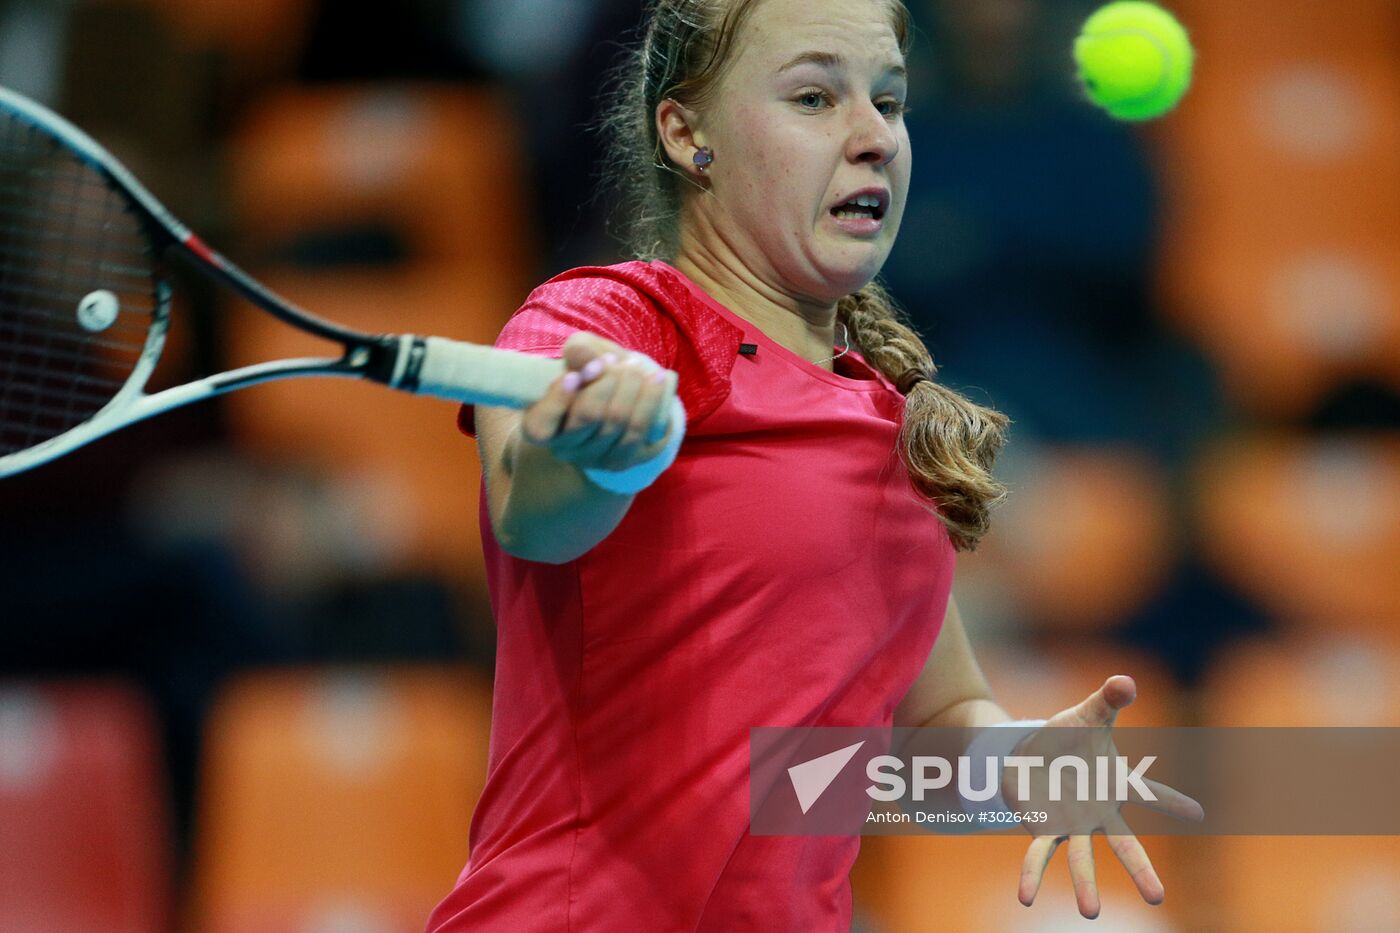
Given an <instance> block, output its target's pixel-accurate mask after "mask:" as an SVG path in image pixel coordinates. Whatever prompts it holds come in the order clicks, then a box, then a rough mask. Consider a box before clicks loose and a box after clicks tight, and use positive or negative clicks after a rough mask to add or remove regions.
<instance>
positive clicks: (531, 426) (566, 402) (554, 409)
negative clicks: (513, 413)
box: [520, 372, 581, 444]
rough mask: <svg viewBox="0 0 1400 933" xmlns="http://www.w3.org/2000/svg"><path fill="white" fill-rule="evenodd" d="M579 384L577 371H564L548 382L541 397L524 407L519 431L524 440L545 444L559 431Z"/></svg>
mask: <svg viewBox="0 0 1400 933" xmlns="http://www.w3.org/2000/svg"><path fill="white" fill-rule="evenodd" d="M580 384H581V379H580V377H579V374H578V373H576V372H565V373H563V374H562V375H560V376H559V378H557V379H555V380H554V381H553V382H551V383H550V384H549V389H548V391H546V392H545V394H544V397H543V398H541V399H540V400H539V401H538V402H536V403H535V404H533V405H531V406H530V407H529V408H526V409H525V411H524V413H523V414H522V415H521V418H520V431H521V435H522V436H523V437H524V439H525V440H526V441H528V442H529V443H531V444H547V443H549V442H550V440H552V439H553V438H554V437H555V435H557V434H558V433H559V429H560V428H561V427H562V425H563V423H564V419H565V417H567V415H568V414H569V406H571V405H572V404H573V402H574V397H575V395H576V393H577V392H578V389H579V386H580Z"/></svg>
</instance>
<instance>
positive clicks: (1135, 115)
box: [1074, 0, 1196, 120]
mask: <svg viewBox="0 0 1400 933" xmlns="http://www.w3.org/2000/svg"><path fill="white" fill-rule="evenodd" d="M1074 59H1075V61H1076V62H1078V63H1079V78H1080V80H1081V81H1083V82H1084V89H1085V91H1087V92H1088V94H1089V97H1090V98H1092V99H1093V101H1094V103H1096V104H1098V105H1099V106H1100V107H1102V108H1103V109H1105V110H1107V111H1108V112H1109V114H1111V115H1112V116H1114V117H1116V118H1118V119H1119V120H1151V119H1153V118H1154V117H1160V116H1162V115H1163V114H1164V113H1167V112H1168V111H1170V110H1171V109H1172V108H1173V107H1175V106H1176V105H1177V104H1178V103H1179V102H1180V101H1181V98H1182V97H1184V96H1185V95H1186V89H1187V88H1189V87H1190V86H1191V70H1192V68H1193V66H1194V65H1195V61H1196V51H1195V49H1193V48H1192V47H1191V39H1190V37H1189V36H1187V34H1186V30H1185V29H1184V28H1183V27H1182V25H1181V23H1179V22H1177V20H1176V17H1174V16H1172V15H1171V14H1170V13H1168V12H1167V11H1166V10H1164V9H1162V8H1161V7H1160V6H1158V5H1157V4H1155V3H1147V2H1146V0H1120V2H1118V3H1110V4H1109V5H1108V6H1106V7H1104V8H1102V9H1101V10H1099V11H1098V12H1097V13H1095V14H1094V15H1093V16H1090V17H1089V19H1088V20H1087V21H1086V22H1085V23H1084V28H1083V29H1082V30H1081V31H1080V33H1079V38H1078V39H1077V40H1075V43H1074Z"/></svg>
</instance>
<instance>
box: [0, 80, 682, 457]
mask: <svg viewBox="0 0 1400 933" xmlns="http://www.w3.org/2000/svg"><path fill="white" fill-rule="evenodd" d="M171 257H180V258H182V259H184V260H186V261H188V262H189V263H190V264H192V265H193V266H195V267H196V268H198V269H199V270H200V271H201V272H203V273H204V274H206V275H208V276H209V277H210V278H212V279H213V280H214V281H216V282H218V283H220V284H221V285H223V286H226V287H228V288H231V289H233V290H234V291H235V292H237V293H238V294H240V295H242V296H243V297H244V298H247V299H248V300H249V301H251V302H252V303H253V304H254V305H256V306H257V307H259V308H261V309H262V310H264V311H266V312H268V313H269V314H271V315H273V316H274V317H276V318H278V319H280V320H282V321H283V322H285V323H287V324H289V325H291V326H293V327H297V328H300V329H301V330H303V331H307V332H309V333H311V334H314V335H316V336H317V337H321V338H324V339H326V340H328V341H332V342H334V343H338V344H340V347H341V354H340V356H338V357H325V358H303V359H283V360H273V361H269V362H264V363H258V364H256V365H252V366H245V367H242V368H238V369H231V370H228V371H227V372H222V373H219V374H217V375H213V376H208V377H205V378H202V379H197V380H194V381H192V382H189V383H186V384H184V385H180V386H175V387H173V388H168V389H165V390H163V391H160V392H156V393H154V394H148V393H147V392H146V391H145V387H146V383H147V380H148V379H149V378H150V376H151V373H152V372H153V371H154V370H155V367H156V362H157V361H158V360H159V358H160V353H161V349H162V347H163V346H164V344H165V336H166V333H167V331H168V329H169V326H170V314H171V293H172V289H171V285H170V283H169V272H170V269H171V265H170V259H171ZM563 371H564V364H563V362H562V361H560V360H551V359H546V358H543V357H538V356H531V355H527V354H524V353H515V352H511V351H507V350H497V349H494V348H492V347H485V346H478V345H475V344H469V343H462V342H459V341H454V340H447V339H444V338H441V337H423V336H417V335H413V334H378V335H374V334H364V333H359V332H357V331H354V330H350V329H347V328H345V327H342V326H340V325H338V324H335V323H333V322H331V321H328V320H324V319H322V318H319V317H316V316H314V315H312V314H309V313H308V312H306V311H304V310H302V309H300V308H298V307H296V306H295V305H293V304H291V303H290V302H287V301H285V300H284V299H282V298H280V297H278V296H277V295H275V294H273V293H272V292H271V291H270V290H268V289H267V288H266V287H264V286H263V285H262V284H260V283H259V282H257V281H256V280H255V279H253V278H252V277H251V276H249V275H248V274H247V273H245V272H243V271H242V270H241V269H239V268H238V267H237V266H235V265H234V264H233V263H231V262H229V261H228V260H227V259H225V258H224V257H223V256H221V255H219V254H218V253H217V252H215V251H214V250H212V249H210V248H209V247H208V246H206V245H205V244H204V242H203V241H201V240H200V239H199V237H197V236H196V235H195V234H194V233H193V232H191V231H190V230H189V229H188V228H187V227H185V226H184V225H183V224H181V223H180V222H179V221H178V220H176V219H175V218H174V217H173V216H172V215H171V214H170V212H169V211H167V210H166V209H165V208H164V207H163V206H162V205H161V204H160V203H159V202H158V201H157V200H156V199H155V198H154V197H153V196H152V195H151V194H150V192H148V191H147V190H146V189H145V188H144V187H143V186H142V185H141V183H140V182H138V181H137V180H136V179H135V178H134V177H133V176H132V175H131V173H130V172H128V171H127V170H126V169H125V168H124V167H123V166H122V165H121V164H120V163H118V162H117V160H116V159H114V158H113V157H112V156H111V155H110V154H109V153H108V152H107V151H106V150H104V149H103V148H102V147H101V146H100V145H98V144H97V143H96V142H95V141H93V140H92V139H91V138H90V137H89V136H88V135H87V134H85V133H83V132H82V131H81V130H79V129H78V128H77V127H75V126H73V125H72V124H71V123H69V122H68V121H67V120H65V119H63V118H62V117H60V116H58V115H57V114H55V113H53V112H52V111H50V110H48V109H46V108H45V107H43V106H41V105H40V104H37V103H35V102H34V101H31V100H29V99H27V98H25V97H23V96H21V95H19V94H16V93H14V92H13V91H10V90H8V89H5V88H0V477H6V476H11V475H13V474H16V473H19V472H21V471H23V470H27V469H30V468H32V467H35V466H38V465H40V464H43V463H47V462H48V461H50V460H53V459H54V458H56V457H60V456H63V455H64V454H66V453H69V452H71V451H73V450H75V449H77V448H79V447H81V446H83V445H84V444H87V443H90V442H91V441H94V440H96V439H98V438H100V437H102V436H104V435H106V434H109V433H111V432H112V431H115V430H117V429H119V428H122V427H125V426H127V425H129V424H133V423H135V422H137V421H140V420H142V419H145V418H149V417H151V416H152V415H156V414H160V413H161V412H165V411H169V410H170V409H172V408H176V407H179V406H181V405H189V404H191V403H194V402H198V401H202V400H204V399H208V398H212V397H213V396H216V395H220V394H222V393H225V392H231V391H233V390H235V389H242V388H246V387H247V386H252V385H257V384H258V383H262V382H268V381H270V380H274V379H287V378H291V377H297V376H346V377H352V378H357V379H368V380H371V381H373V382H378V383H381V384H383V385H386V386H388V387H390V388H392V389H399V390H401V391H404V392H413V393H417V394H420V395H430V396H436V397H438V398H443V399H449V400H451V401H455V402H464V403H468V404H476V405H497V406H506V407H512V408H524V407H527V406H528V405H530V404H532V403H533V402H535V401H537V400H538V399H539V398H540V397H541V396H543V395H544V393H545V391H546V390H547V389H548V388H549V384H550V383H551V382H552V381H553V380H554V379H555V378H556V377H557V376H559V375H560V374H561V373H562V372H563ZM667 411H668V413H669V415H670V418H671V427H672V428H673V429H679V430H683V425H684V410H683V409H681V408H680V406H679V404H678V402H677V401H676V400H675V399H674V398H673V399H672V405H671V407H670V408H669V409H667ZM677 436H678V435H677Z"/></svg>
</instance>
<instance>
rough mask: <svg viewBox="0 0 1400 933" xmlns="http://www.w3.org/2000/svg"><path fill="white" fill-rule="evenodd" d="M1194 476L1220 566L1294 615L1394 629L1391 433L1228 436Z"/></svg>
mask: <svg viewBox="0 0 1400 933" xmlns="http://www.w3.org/2000/svg"><path fill="white" fill-rule="evenodd" d="M1196 477H1197V481H1196V484H1195V487H1196V489H1197V490H1198V492H1197V498H1198V503H1197V507H1198V511H1199V524H1200V527H1201V530H1202V532H1203V534H1202V538H1203V548H1204V550H1205V553H1206V556H1207V559H1208V560H1209V561H1210V562H1211V563H1212V564H1213V565H1214V566H1215V567H1216V568H1218V570H1219V571H1220V572H1221V573H1222V575H1223V576H1225V577H1226V578H1227V579H1229V580H1231V581H1232V582H1234V583H1235V584H1236V585H1237V586H1240V587H1241V588H1242V589H1244V590H1245V591H1246V592H1247V593H1248V594H1249V595H1250V596H1251V597H1253V598H1254V599H1256V600H1257V601H1259V602H1260V603H1261V604H1262V605H1264V606H1265V607H1267V608H1268V609H1270V610H1271V611H1272V612H1273V613H1274V614H1275V615H1277V616H1278V617H1279V618H1281V619H1283V620H1285V622H1287V623H1289V624H1292V625H1294V626H1310V627H1316V628H1319V629H1321V630H1325V631H1329V632H1335V631H1347V630H1350V631H1370V632H1377V633H1380V634H1382V635H1390V636H1392V637H1393V636H1395V635H1396V634H1398V633H1400V576H1397V574H1396V568H1397V567H1400V441H1397V440H1396V439H1395V438H1393V437H1390V436H1385V435H1377V436H1356V437H1348V438H1346V439H1331V440H1328V439H1321V440H1314V439H1307V438H1303V437H1298V436H1291V435H1282V436H1278V435H1270V436H1254V437H1245V438H1239V439H1235V440H1232V441H1227V442H1223V443H1221V444H1219V445H1218V446H1217V447H1216V448H1215V449H1213V450H1211V451H1209V452H1208V453H1207V454H1205V455H1204V456H1203V457H1202V458H1201V459H1200V461H1199V463H1198V465H1197V469H1196Z"/></svg>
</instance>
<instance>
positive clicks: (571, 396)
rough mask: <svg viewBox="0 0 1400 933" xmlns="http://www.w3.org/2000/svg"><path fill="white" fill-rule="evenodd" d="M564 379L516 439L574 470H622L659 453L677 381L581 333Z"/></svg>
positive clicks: (641, 357)
mask: <svg viewBox="0 0 1400 933" xmlns="http://www.w3.org/2000/svg"><path fill="white" fill-rule="evenodd" d="M564 364H565V372H564V374H563V375H561V376H560V377H559V378H557V379H555V380H554V382H553V383H551V384H550V387H549V391H548V392H546V393H545V395H544V397H543V398H541V399H540V400H539V401H538V402H535V404H533V405H531V406H530V407H529V408H526V409H525V411H524V413H523V414H522V416H521V421H520V436H521V439H522V440H523V441H524V442H525V443H528V444H532V445H535V446H538V447H544V448H547V449H548V450H549V451H550V453H551V454H553V455H554V457H555V459H557V460H560V461H563V462H565V463H571V464H573V465H575V466H577V467H579V468H580V469H583V468H585V467H587V468H592V469H598V470H625V469H627V468H628V467H631V466H635V465H636V464H638V463H645V462H646V461H648V460H650V459H652V458H653V457H655V456H656V455H657V454H659V453H660V452H661V451H662V449H663V448H664V447H665V446H666V439H667V437H668V436H669V434H670V414H671V401H672V399H673V398H674V397H675V393H676V374H675V373H674V372H673V371H671V370H668V369H664V368H662V366H661V365H660V364H659V363H656V362H655V361H653V360H652V359H650V358H649V357H647V356H646V355H645V354H642V353H635V352H633V351H631V350H628V349H626V348H625V347H622V346H619V345H618V344H616V343H613V342H612V341H611V340H607V339H605V338H603V337H600V336H598V335H597V334H592V333H588V332H586V331H580V332H578V333H576V334H572V335H571V336H570V337H569V339H568V340H567V341H565V343H564Z"/></svg>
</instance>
